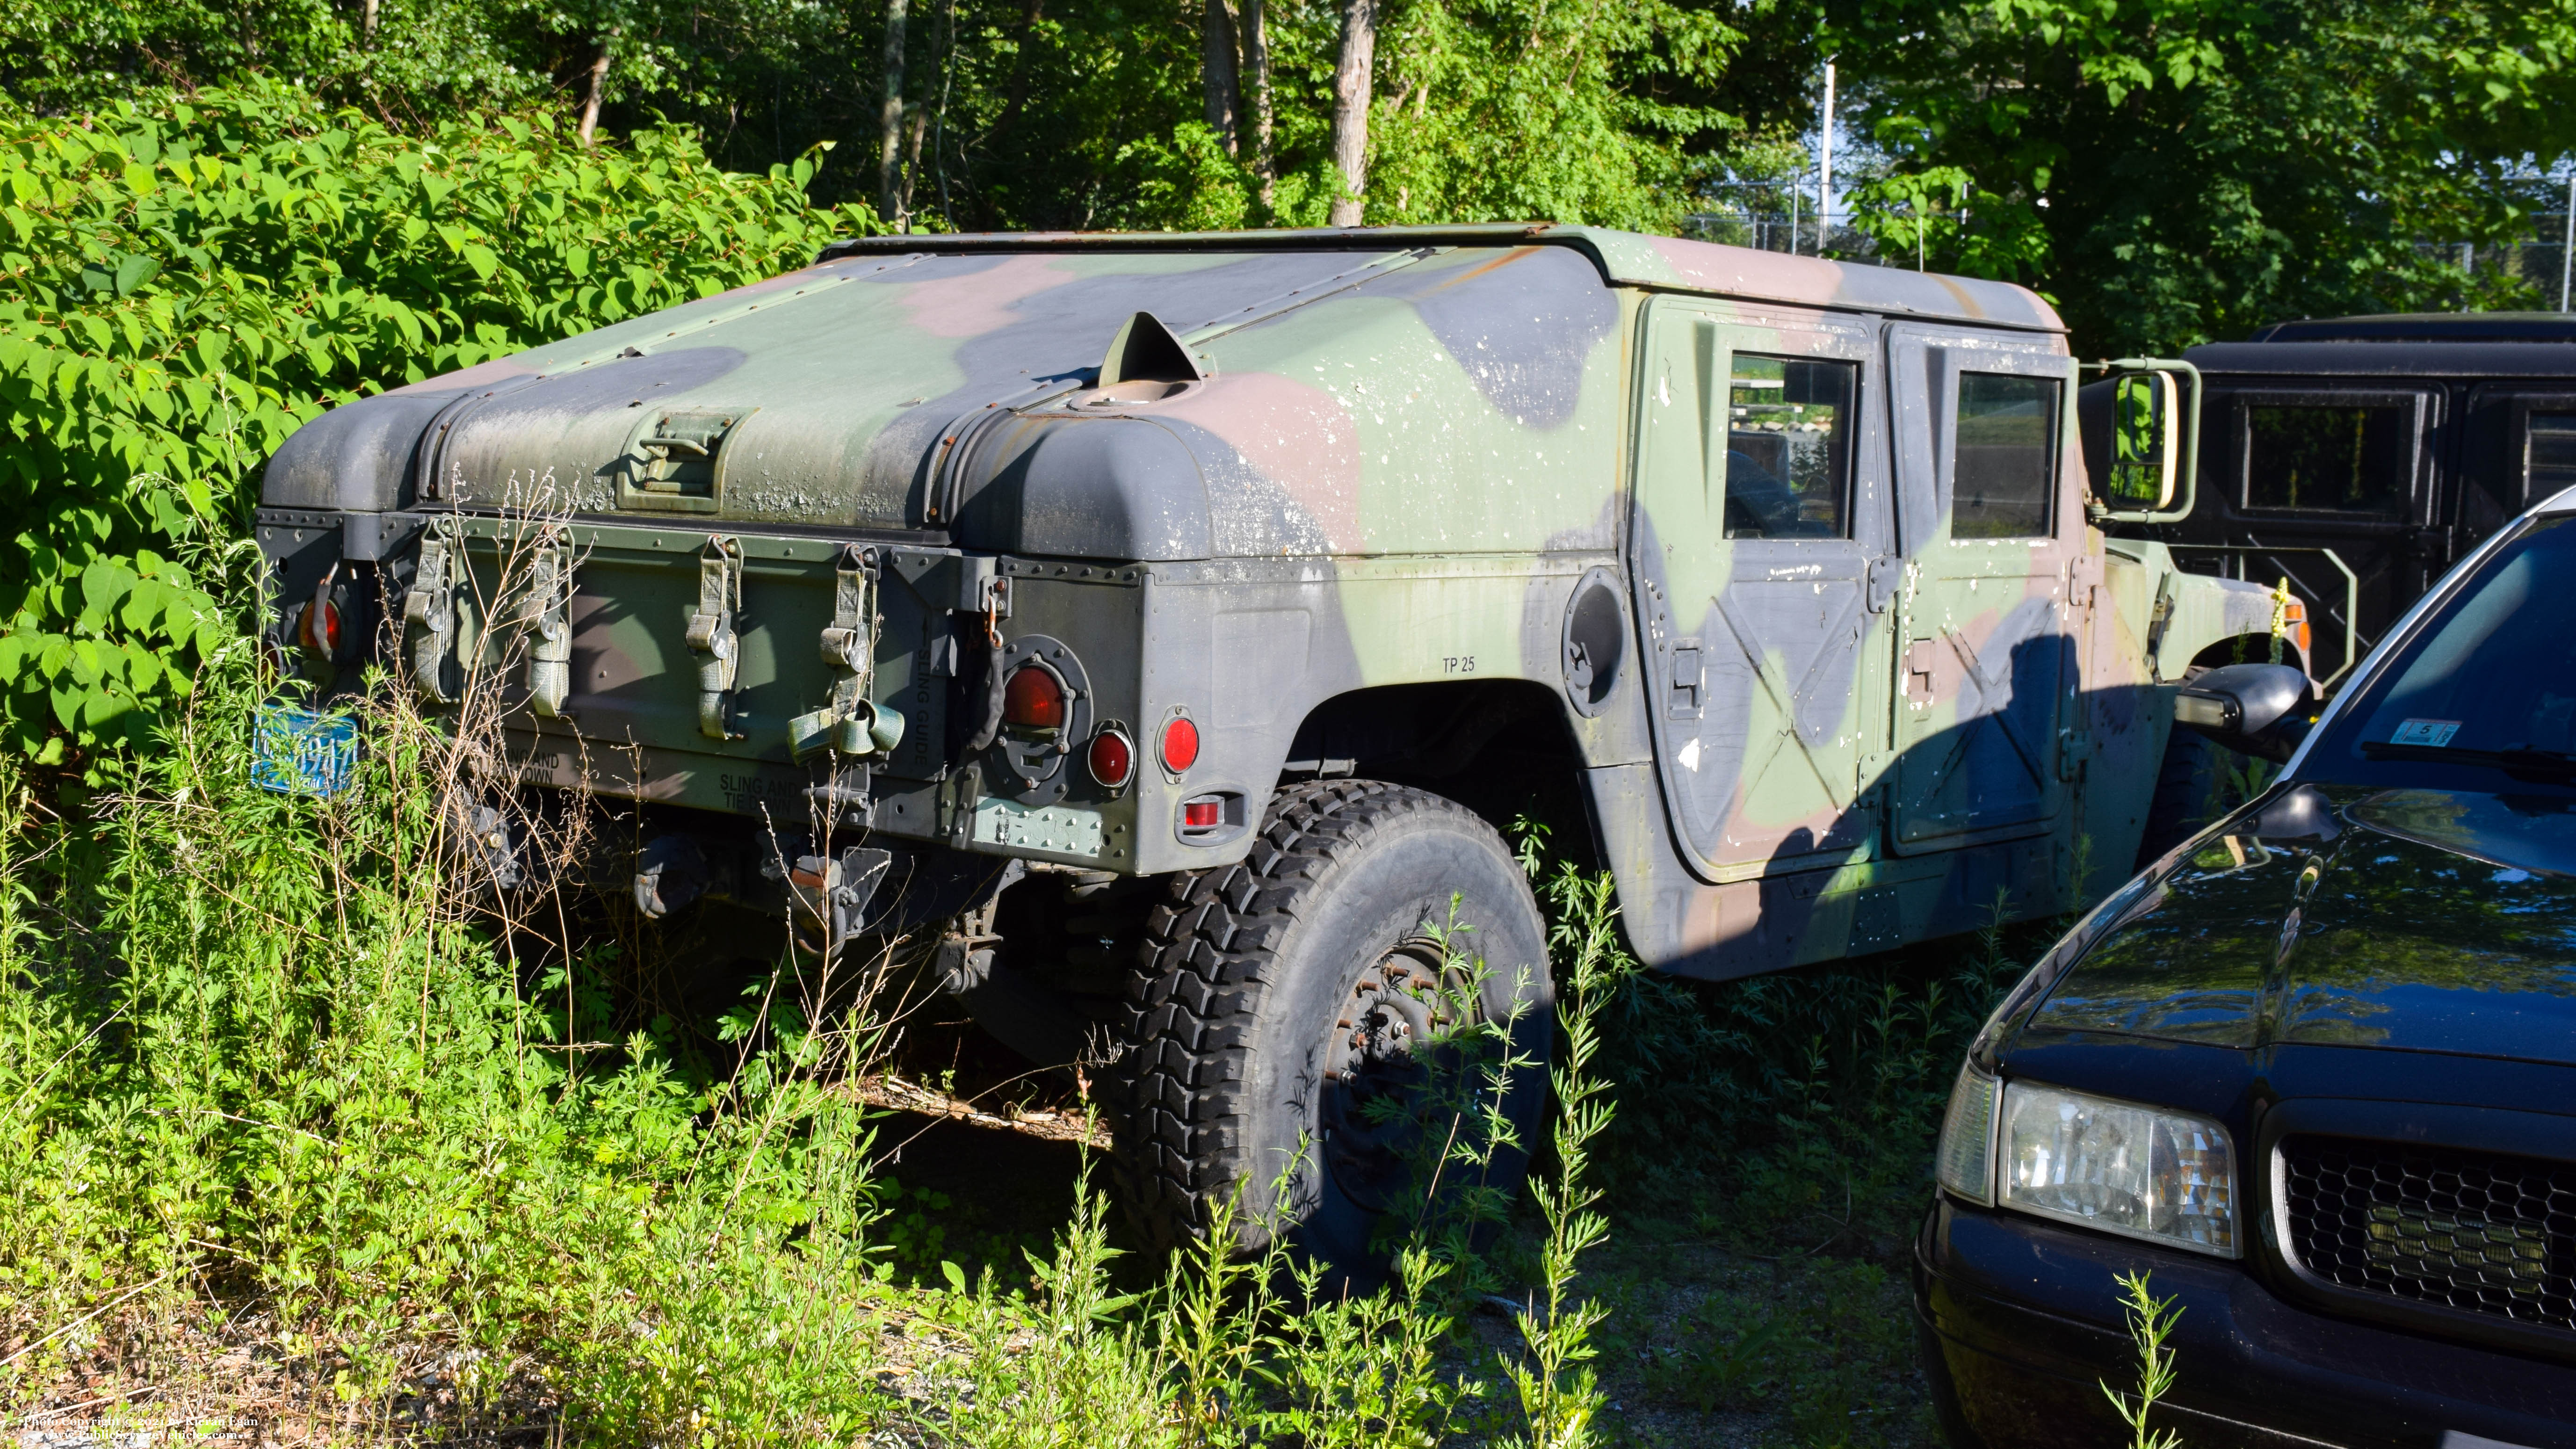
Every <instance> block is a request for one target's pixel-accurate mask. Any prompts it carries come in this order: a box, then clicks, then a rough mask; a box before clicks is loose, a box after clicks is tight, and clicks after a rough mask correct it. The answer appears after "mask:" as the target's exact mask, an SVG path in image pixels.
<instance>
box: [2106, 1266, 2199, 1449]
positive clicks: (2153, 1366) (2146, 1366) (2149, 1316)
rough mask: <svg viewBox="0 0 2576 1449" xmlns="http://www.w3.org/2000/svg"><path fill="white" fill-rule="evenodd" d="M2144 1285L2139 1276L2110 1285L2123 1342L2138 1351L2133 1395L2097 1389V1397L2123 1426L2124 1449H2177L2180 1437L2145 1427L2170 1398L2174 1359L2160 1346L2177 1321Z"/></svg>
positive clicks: (2176, 1313)
mask: <svg viewBox="0 0 2576 1449" xmlns="http://www.w3.org/2000/svg"><path fill="white" fill-rule="evenodd" d="M2147 1279H2148V1275H2147V1274H2144V1273H2123V1274H2121V1275H2120V1276H2119V1277H2118V1278H2117V1279H2116V1280H2114V1281H2116V1282H2117V1283H2118V1284H2119V1285H2120V1314H2121V1316H2122V1317H2123V1318H2124V1319H2126V1320H2127V1321H2128V1325H2129V1342H2130V1343H2131V1344H2133V1345H2135V1346H2136V1348H2137V1350H2138V1391H2137V1393H2136V1394H2135V1395H2130V1394H2124V1393H2121V1392H2120V1391H2119V1390H2118V1389H2115V1388H2113V1387H2111V1386H2110V1385H2109V1384H2103V1385H2101V1389H2102V1395H2103V1397H2105V1398H2107V1399H2109V1400H2110V1401H2111V1407H2112V1408H2113V1409H2114V1410H2116V1411H2117V1412H2118V1413H2119V1415H2120V1421H2121V1422H2122V1423H2124V1424H2127V1425H2128V1426H2129V1449H2182V1434H2181V1432H2180V1431H2178V1430H2174V1429H2166V1430H2163V1431H2161V1432H2158V1431H2156V1430H2152V1429H2149V1428H2148V1427H2147V1414H2148V1413H2149V1411H2151V1410H2153V1409H2154V1408H2155V1406H2156V1403H2157V1401H2158V1400H2160V1399H2163V1398H2165V1397H2167V1396H2168V1395H2170V1394H2172V1392H2173V1386H2174V1355H2173V1350H2172V1349H2170V1348H2167V1347H2165V1340H2166V1339H2168V1338H2171V1337H2172V1336H2173V1327H2174V1320H2175V1319H2178V1318H2180V1317H2182V1310H2181V1309H2179V1308H2176V1307H2174V1301H2173V1300H2172V1299H2170V1298H2158V1297H2156V1296H2155V1294H2154V1293H2153V1292H2151V1291H2150V1290H2149V1287H2148V1282H2147Z"/></svg>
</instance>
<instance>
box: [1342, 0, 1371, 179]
mask: <svg viewBox="0 0 2576 1449" xmlns="http://www.w3.org/2000/svg"><path fill="white" fill-rule="evenodd" d="M1376 60H1377V0H1344V4H1343V6H1342V57H1341V62H1340V63H1339V64H1338V65H1336V66H1334V67H1333V165H1334V167H1335V168H1336V169H1338V170H1339V171H1340V172H1341V173H1342V186H1343V192H1344V194H1342V195H1338V196H1335V197H1334V198H1333V215H1332V224H1333V225H1335V226H1358V225H1359V224H1360V214H1361V204H1360V202H1361V197H1362V196H1363V195H1364V194H1365V193H1366V192H1367V190H1368V123H1369V98H1370V95H1371V93H1372V91H1371V86H1370V81H1369V78H1370V73H1371V71H1372V70H1373V69H1374V66H1375V62H1376Z"/></svg>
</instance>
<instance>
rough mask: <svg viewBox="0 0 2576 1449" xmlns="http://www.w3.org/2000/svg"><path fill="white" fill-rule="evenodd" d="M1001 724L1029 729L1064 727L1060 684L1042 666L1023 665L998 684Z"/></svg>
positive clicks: (1061, 687) (1057, 728)
mask: <svg viewBox="0 0 2576 1449" xmlns="http://www.w3.org/2000/svg"><path fill="white" fill-rule="evenodd" d="M1002 723H1004V724H1006V725H1016V726H1018V727H1019V728H1021V729H1029V730H1060V729H1063V728H1064V685H1063V684H1062V683H1061V682H1059V681H1058V680H1057V679H1056V677H1055V676H1054V675H1053V674H1051V673H1049V672H1048V671H1047V670H1046V669H1045V668H1043V667H1042V666H1039V665H1035V664H1023V665H1021V666H1020V667H1019V668H1018V669H1016V670H1014V671H1012V674H1011V677H1010V680H1009V681H1008V682H1007V683H1005V684H1004V685H1003V686H1002Z"/></svg>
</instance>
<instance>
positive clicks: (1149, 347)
mask: <svg viewBox="0 0 2576 1449" xmlns="http://www.w3.org/2000/svg"><path fill="white" fill-rule="evenodd" d="M1205 377H1206V374H1205V373H1203V372H1201V371H1200V370H1199V364H1198V359H1197V358H1194V357H1192V356H1190V350H1189V349H1188V348H1186V347H1183V346H1182V345H1181V339H1179V338H1177V337H1175V336H1173V335H1172V329H1171V328H1169V327H1166V326H1164V325H1163V323H1162V319H1160V318H1158V317H1156V316H1155V315H1154V314H1153V313H1151V312H1139V313H1137V314H1136V315H1135V316H1133V317H1130V318H1128V319H1127V321H1126V322H1125V323H1124V324H1123V325H1121V326H1120V327H1119V329H1118V335H1117V336H1115V337H1113V338H1111V339H1109V355H1108V356H1106V357H1104V358H1102V359H1101V360H1100V381H1099V382H1097V383H1095V384H1094V386H1095V387H1098V388H1100V389H1101V390H1103V391H1108V390H1110V389H1116V394H1117V395H1118V396H1120V397H1122V398H1128V397H1129V396H1130V395H1132V399H1131V400H1136V401H1145V400H1150V399H1153V398H1160V397H1168V396H1170V395H1171V394H1173V393H1175V392H1178V391H1180V390H1181V389H1182V388H1183V387H1186V386H1188V385H1189V384H1191V383H1194V382H1199V381H1202V380H1203V379H1204V378H1205Z"/></svg>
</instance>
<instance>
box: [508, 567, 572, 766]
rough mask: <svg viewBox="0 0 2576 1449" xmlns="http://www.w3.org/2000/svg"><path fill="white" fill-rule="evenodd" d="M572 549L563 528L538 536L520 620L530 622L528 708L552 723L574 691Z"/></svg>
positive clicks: (558, 716) (559, 715) (528, 623)
mask: <svg viewBox="0 0 2576 1449" xmlns="http://www.w3.org/2000/svg"><path fill="white" fill-rule="evenodd" d="M572 588H573V584H572V549H571V546H570V544H569V542H568V541H567V540H566V539H565V537H564V531H563V527H562V526H561V525H560V524H551V523H550V524H548V525H546V527H545V528H544V530H543V531H541V532H540V533H539V534H538V535H537V542H536V547H535V548H534V549H533V550H531V551H530V556H529V559H528V591H527V594H526V596H525V598H524V601H523V602H522V603H521V605H520V615H519V617H520V618H521V619H523V620H525V621H526V622H527V625H528V630H529V638H528V706H529V708H531V709H533V710H535V711H536V712H537V713H538V714H540V715H543V716H544V717H546V718H547V719H558V718H561V717H562V715H563V706H564V700H565V699H566V698H567V697H569V696H570V695H571V693H572V621H571V619H570V618H569V617H568V613H569V610H570V606H571V604H572Z"/></svg>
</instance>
